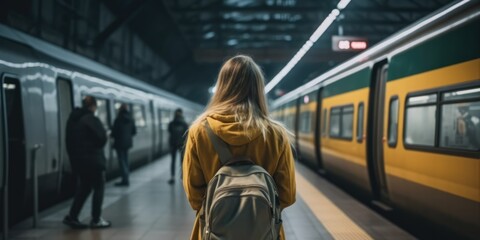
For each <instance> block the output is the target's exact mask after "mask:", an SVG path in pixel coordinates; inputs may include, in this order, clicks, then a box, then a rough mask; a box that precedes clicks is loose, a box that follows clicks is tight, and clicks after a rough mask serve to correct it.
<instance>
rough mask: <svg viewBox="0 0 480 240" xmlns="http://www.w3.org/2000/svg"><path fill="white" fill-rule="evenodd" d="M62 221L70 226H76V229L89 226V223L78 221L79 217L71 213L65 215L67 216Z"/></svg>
mask: <svg viewBox="0 0 480 240" xmlns="http://www.w3.org/2000/svg"><path fill="white" fill-rule="evenodd" d="M62 222H63V224H65V225H68V226H70V227H71V228H74V229H83V228H87V227H88V225H87V224H84V223H82V222H80V221H78V219H75V218H72V217H70V215H67V216H65V218H64V219H63V221H62Z"/></svg>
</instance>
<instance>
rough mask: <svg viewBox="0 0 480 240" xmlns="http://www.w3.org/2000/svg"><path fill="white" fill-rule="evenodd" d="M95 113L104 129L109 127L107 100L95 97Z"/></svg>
mask: <svg viewBox="0 0 480 240" xmlns="http://www.w3.org/2000/svg"><path fill="white" fill-rule="evenodd" d="M95 115H96V116H97V117H98V118H99V119H100V121H101V122H102V124H103V127H104V128H105V129H110V120H109V119H110V114H109V112H108V101H107V100H106V99H102V98H97V111H96V112H95Z"/></svg>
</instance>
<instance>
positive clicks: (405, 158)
mask: <svg viewBox="0 0 480 240" xmlns="http://www.w3.org/2000/svg"><path fill="white" fill-rule="evenodd" d="M273 108H274V110H273V116H274V117H275V118H277V119H278V120H280V121H282V122H284V123H285V125H286V126H287V127H288V128H289V129H290V130H291V131H293V132H294V133H295V136H296V142H295V145H296V149H297V151H298V154H299V156H300V159H301V160H302V161H303V162H305V163H306V164H308V165H310V166H311V167H313V168H316V169H318V170H319V171H321V172H324V173H326V174H327V175H329V176H333V177H334V178H336V179H339V180H340V181H342V182H345V183H347V184H349V186H350V187H351V188H350V189H353V190H355V191H357V192H361V193H363V194H364V195H366V196H368V197H369V198H370V199H371V200H372V201H373V202H375V203H377V204H378V205H381V206H385V207H387V208H393V209H395V210H399V212H402V213H407V215H408V216H413V217H416V218H418V219H421V220H422V222H426V223H428V224H429V225H432V224H433V225H434V226H438V227H441V228H442V229H445V230H446V231H448V232H451V233H454V234H456V235H458V236H461V237H463V238H471V239H478V237H479V236H480V3H479V1H459V2H456V3H454V4H452V5H449V6H447V7H446V8H444V9H442V10H440V11H438V12H436V13H434V14H432V15H431V16H429V17H428V18H425V19H424V20H422V21H420V22H417V23H415V24H414V25H412V26H410V27H408V28H406V29H404V30H402V31H401V32H399V33H397V34H395V35H393V36H391V37H390V38H387V39H386V40H384V41H383V42H381V43H379V44H377V45H376V46H373V47H372V48H371V49H369V50H367V51H365V52H363V53H361V54H359V55H358V56H356V57H354V58H352V59H351V60H349V61H347V62H345V63H343V64H341V65H339V66H338V67H336V68H334V69H332V70H330V71H328V72H326V73H324V74H322V75H321V76H319V77H317V78H315V79H313V80H312V81H311V82H308V83H306V84H305V85H303V86H301V87H299V88H297V89H295V90H294V91H292V92H290V93H288V94H286V95H285V96H283V97H281V98H279V99H277V100H275V101H274V102H273Z"/></svg>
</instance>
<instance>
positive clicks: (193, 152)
mask: <svg viewBox="0 0 480 240" xmlns="http://www.w3.org/2000/svg"><path fill="white" fill-rule="evenodd" d="M264 87H265V86H264V77H263V73H262V71H261V70H260V68H259V66H258V65H257V64H256V63H255V62H254V61H253V59H251V58H250V57H248V56H243V55H239V56H235V57H233V58H231V59H229V60H228V61H226V62H225V63H224V65H223V66H222V68H221V70H220V72H219V74H218V79H217V83H216V89H217V91H216V92H215V93H214V95H213V96H212V98H211V100H210V103H209V104H208V106H207V108H206V110H205V112H204V113H203V114H201V115H200V116H199V117H198V118H197V119H196V120H195V121H194V123H193V124H192V126H191V127H190V130H189V133H188V137H187V143H186V147H185V157H184V159H183V186H184V189H185V193H186V195H187V198H188V200H189V202H190V205H191V207H192V208H193V209H194V210H195V211H197V216H196V219H195V223H194V226H193V230H192V234H191V238H190V239H192V240H193V239H202V236H203V235H205V234H207V235H211V234H213V236H214V237H213V238H215V236H217V235H215V234H216V233H215V232H214V231H215V229H214V227H212V226H211V225H210V226H209V224H223V223H224V222H225V221H223V220H221V219H220V220H219V219H217V218H222V219H225V218H235V217H237V215H236V213H238V211H241V210H242V208H244V205H243V204H245V203H246V202H241V201H237V202H229V204H226V203H225V204H222V206H220V205H219V204H220V203H219V204H216V205H215V209H216V208H218V207H219V206H220V207H223V208H222V209H224V208H229V207H230V208H229V209H228V210H225V211H223V212H221V213H220V215H217V216H213V217H212V216H211V218H209V219H204V218H205V217H204V216H205V215H204V213H205V211H207V210H205V209H204V207H205V206H207V207H208V204H212V202H206V203H205V202H204V200H205V199H206V198H205V197H207V192H206V191H207V187H208V189H209V191H210V190H211V188H212V186H209V185H208V183H209V182H210V180H212V178H213V177H214V176H215V174H216V173H217V171H219V169H220V168H221V167H222V165H223V166H226V165H228V164H225V165H224V164H223V163H224V162H225V161H223V160H222V159H225V158H224V157H223V158H222V155H223V156H226V154H225V152H228V153H230V154H229V157H230V160H229V161H226V162H227V163H230V164H231V163H232V162H248V163H249V164H252V162H253V164H254V165H255V166H260V167H262V168H263V169H264V170H265V171H266V172H268V174H269V175H270V176H272V177H273V180H274V182H275V185H276V188H277V189H278V198H276V200H277V201H278V200H279V203H275V205H276V206H278V205H279V207H278V209H279V212H281V210H282V209H284V208H286V207H288V206H290V205H292V204H293V203H294V202H295V192H296V188H295V170H294V169H295V167H294V158H293V155H292V150H291V144H290V140H289V138H290V134H289V133H288V131H287V130H286V129H285V128H284V127H283V126H282V125H281V124H279V123H277V122H275V121H274V120H272V119H271V118H270V117H269V113H268V109H267V103H266V97H265V93H264ZM214 136H215V137H214ZM214 139H216V141H215V140H214ZM220 142H221V143H223V144H219V143H220ZM218 146H223V148H221V147H218ZM217 149H224V150H225V151H224V152H223V154H222V152H221V151H218V150H217ZM240 158H244V159H240ZM245 158H246V159H245ZM247 160H248V161H247ZM229 166H233V165H229ZM237 166H239V165H237ZM234 167H235V166H234ZM240 167H242V165H240ZM222 169H224V168H223V167H222ZM237 169H238V168H237ZM244 169H245V168H244ZM256 169H258V168H256ZM233 172H234V171H230V173H232V175H234V174H233ZM223 173H226V172H222V174H223ZM222 176H225V175H222ZM245 176H246V175H245ZM234 177H235V176H234ZM217 179H225V178H220V177H219V178H217ZM232 179H233V177H232ZM218 181H219V182H215V183H220V181H221V180H218ZM225 181H226V180H225ZM239 181H240V180H239ZM231 183H232V182H229V183H225V182H222V184H231ZM241 183H242V182H241ZM252 186H253V185H252ZM213 187H215V186H213ZM251 189H253V187H252V188H251ZM219 190H220V191H222V190H223V191H222V193H220V192H218V193H219V194H224V196H225V195H228V194H227V193H226V191H228V190H229V189H228V188H221V189H219ZM235 191H237V192H239V191H241V190H240V189H237V190H235ZM252 191H255V190H252ZM216 193H217V192H216ZM232 194H237V193H232ZM247 195H249V194H247ZM208 196H211V192H208ZM215 196H217V195H215ZM218 196H220V195H218ZM228 196H230V197H231V196H232V195H228ZM239 196H241V195H239ZM218 199H219V198H218ZM223 199H224V200H222V201H229V200H228V199H227V198H223ZM269 199H270V200H271V198H269ZM219 201H220V200H219ZM239 202H241V204H240V205H238V204H239ZM230 203H231V204H230ZM259 204H261V203H259ZM210 206H211V205H210ZM267 206H268V205H267ZM270 206H271V205H270ZM252 207H253V208H255V207H257V206H255V204H252ZM239 209H240V210H239ZM213 211H214V210H213V208H210V212H211V213H213ZM219 211H220V210H219ZM277 212H278V211H277ZM249 213H250V212H249ZM256 214H257V213H255V211H253V213H252V214H251V215H248V217H249V218H244V219H243V220H242V219H241V218H235V220H236V221H237V222H235V223H233V222H230V221H228V223H229V224H228V226H224V227H225V228H222V230H223V232H222V233H223V234H224V235H219V236H222V237H225V236H227V235H228V236H233V238H230V237H229V238H228V239H249V237H245V236H247V235H248V236H251V235H252V233H251V232H252V231H253V229H254V227H255V226H257V225H258V224H260V222H259V220H257V218H255V217H252V216H257V215H256ZM242 216H246V215H242ZM212 219H213V220H212ZM239 219H240V220H239ZM246 219H248V220H249V221H247V222H245V221H244V220H246ZM275 219H276V218H275ZM206 220H208V222H205V221H206ZM238 221H240V222H238ZM255 221H257V222H255ZM267 221H268V220H267ZM267 221H262V222H261V224H264V223H265V222H267ZM205 224H206V225H205ZM267 224H268V223H267ZM222 226H223V225H222ZM262 226H263V225H262ZM277 227H278V228H277ZM258 228H261V227H256V228H255V229H258ZM267 229H271V232H270V230H268V232H267V233H266V234H268V235H269V236H271V239H277V238H276V237H275V236H278V238H279V239H285V234H284V232H283V227H282V226H281V220H279V221H278V222H277V221H275V225H274V224H273V223H272V222H270V224H268V228H267ZM217 230H218V229H217ZM264 230H265V229H264ZM259 231H260V232H261V231H262V229H259ZM237 233H239V234H237ZM270 234H271V235H270ZM219 238H220V237H219ZM262 239H270V238H262Z"/></svg>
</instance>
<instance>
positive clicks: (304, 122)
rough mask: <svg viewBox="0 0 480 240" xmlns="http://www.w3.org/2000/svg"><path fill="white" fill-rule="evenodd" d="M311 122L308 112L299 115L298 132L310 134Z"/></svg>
mask: <svg viewBox="0 0 480 240" xmlns="http://www.w3.org/2000/svg"><path fill="white" fill-rule="evenodd" d="M311 125H312V120H311V113H310V112H308V111H307V112H302V113H301V114H300V126H299V131H300V132H302V133H310V132H311V130H312V128H311Z"/></svg>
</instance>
